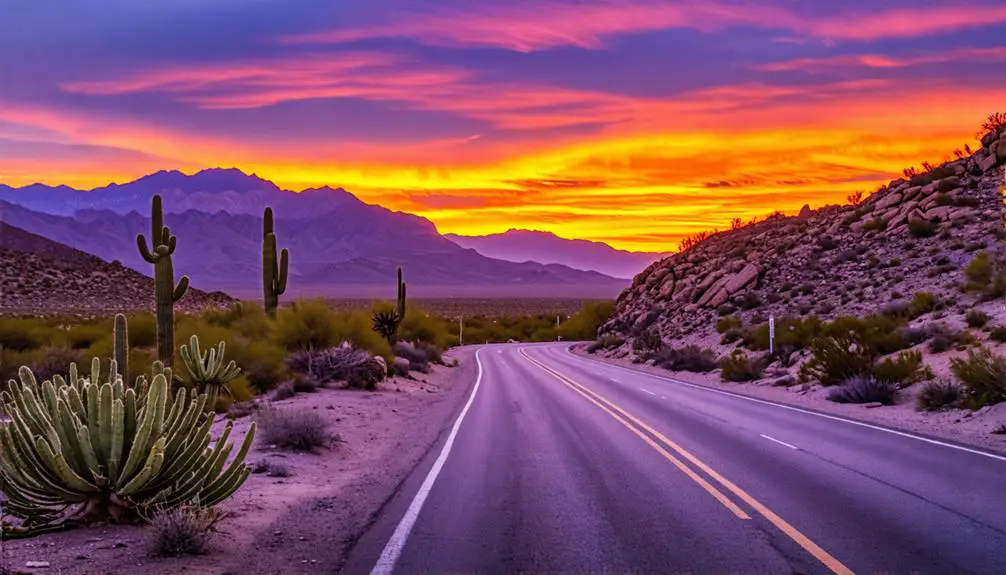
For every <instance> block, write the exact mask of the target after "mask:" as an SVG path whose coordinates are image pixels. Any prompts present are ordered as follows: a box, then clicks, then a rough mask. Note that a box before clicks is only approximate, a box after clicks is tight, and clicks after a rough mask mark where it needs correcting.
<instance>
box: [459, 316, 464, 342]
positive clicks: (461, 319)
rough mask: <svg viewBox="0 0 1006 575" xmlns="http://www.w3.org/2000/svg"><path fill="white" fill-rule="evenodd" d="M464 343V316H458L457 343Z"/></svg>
mask: <svg viewBox="0 0 1006 575" xmlns="http://www.w3.org/2000/svg"><path fill="white" fill-rule="evenodd" d="M464 344H465V316H461V317H459V318H458V345H464Z"/></svg>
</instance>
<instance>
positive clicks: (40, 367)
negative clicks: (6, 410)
mask: <svg viewBox="0 0 1006 575" xmlns="http://www.w3.org/2000/svg"><path fill="white" fill-rule="evenodd" d="M35 355H36V357H38V359H37V360H35V361H32V362H30V363H27V364H25V365H27V366H28V367H29V368H30V369H31V371H32V373H34V374H35V378H36V379H37V380H38V381H40V382H42V381H46V380H49V379H52V376H54V375H66V374H67V372H68V371H69V369H70V364H71V363H76V364H78V365H82V362H81V360H82V359H83V353H81V352H80V351H77V350H73V349H67V348H65V347H63V348H59V347H57V348H49V347H47V348H42V349H40V350H38V353H37V354H35ZM4 383H6V382H4Z"/></svg>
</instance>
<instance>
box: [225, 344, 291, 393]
mask: <svg viewBox="0 0 1006 575" xmlns="http://www.w3.org/2000/svg"><path fill="white" fill-rule="evenodd" d="M237 343H238V342H235V343H232V344H228V346H227V352H228V353H233V354H234V361H235V362H237V363H238V365H240V366H241V371H242V372H243V373H244V376H245V379H246V380H247V381H248V384H249V385H250V386H251V387H252V388H253V389H255V390H256V391H257V392H259V393H264V392H266V391H268V390H270V389H272V388H273V387H275V386H276V385H277V384H279V383H280V382H281V381H283V380H284V379H285V378H286V377H287V366H286V351H285V350H284V349H283V348H282V347H280V346H278V345H275V344H273V343H271V342H269V341H262V340H255V341H250V342H247V343H243V344H242V345H235V344H237Z"/></svg>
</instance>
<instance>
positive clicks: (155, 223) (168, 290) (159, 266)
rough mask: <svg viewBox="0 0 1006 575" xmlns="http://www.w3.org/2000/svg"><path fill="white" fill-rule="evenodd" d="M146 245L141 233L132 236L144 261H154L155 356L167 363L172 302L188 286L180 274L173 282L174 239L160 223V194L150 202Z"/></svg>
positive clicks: (170, 359) (171, 344)
mask: <svg viewBox="0 0 1006 575" xmlns="http://www.w3.org/2000/svg"><path fill="white" fill-rule="evenodd" d="M151 204H152V205H151V214H150V246H151V248H150V249H148V248H147V240H146V239H145V238H144V237H143V234H140V235H138V236H136V246H137V247H138V248H139V249H140V255H141V256H143V259H145V260H147V262H149V263H151V264H154V281H155V286H156V293H157V298H156V299H157V359H159V360H160V361H161V362H162V363H164V365H167V366H170V365H171V364H172V362H173V360H174V353H175V302H177V301H178V300H180V299H182V297H183V296H184V295H185V292H186V291H187V290H188V288H189V277H188V276H182V278H181V279H180V280H179V281H178V285H177V286H176V285H175V270H174V267H173V266H172V264H171V256H172V254H174V253H175V244H176V241H177V238H176V237H175V236H173V235H171V230H170V229H169V228H167V227H165V225H164V209H163V207H162V205H161V196H159V195H155V196H154V197H153V200H152V201H151Z"/></svg>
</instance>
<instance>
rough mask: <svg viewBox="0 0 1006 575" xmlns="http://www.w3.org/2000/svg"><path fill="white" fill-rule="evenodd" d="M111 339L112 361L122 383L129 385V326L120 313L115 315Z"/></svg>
mask: <svg viewBox="0 0 1006 575" xmlns="http://www.w3.org/2000/svg"><path fill="white" fill-rule="evenodd" d="M112 338H113V339H114V340H115V345H114V347H113V348H112V359H114V360H115V365H116V366H117V367H118V371H119V375H120V376H121V377H122V381H124V382H126V384H127V385H128V384H129V325H128V324H127V323H126V316H124V315H122V314H121V313H117V314H115V325H114V326H113V327H112Z"/></svg>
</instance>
